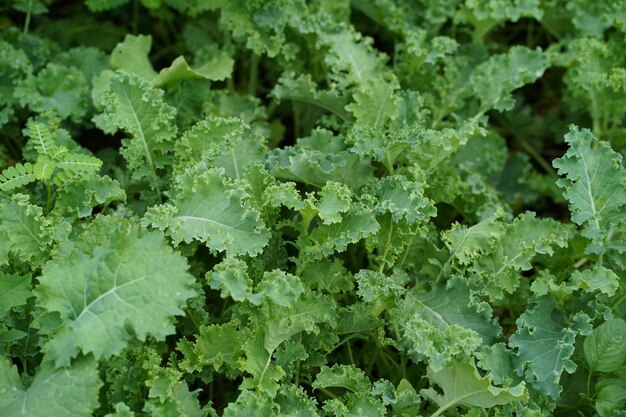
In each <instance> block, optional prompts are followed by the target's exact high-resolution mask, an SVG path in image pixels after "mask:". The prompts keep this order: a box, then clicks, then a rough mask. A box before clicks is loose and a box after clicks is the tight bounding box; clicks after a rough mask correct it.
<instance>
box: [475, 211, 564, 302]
mask: <svg viewBox="0 0 626 417" xmlns="http://www.w3.org/2000/svg"><path fill="white" fill-rule="evenodd" d="M572 237H573V233H572V230H571V229H570V228H568V227H566V226H564V225H563V224H562V223H560V222H557V221H555V220H553V219H539V218H537V217H536V215H535V213H532V212H526V213H523V214H521V215H520V216H519V217H517V218H515V219H514V220H513V222H511V223H509V224H507V225H506V226H505V227H504V234H503V235H502V236H501V237H500V239H498V240H497V241H496V243H495V245H494V246H493V248H492V249H491V250H490V251H489V252H488V253H486V254H485V255H483V256H480V258H478V259H477V260H476V262H475V263H474V265H473V266H472V267H471V274H472V275H473V276H474V277H473V278H471V281H472V282H475V283H476V284H478V285H479V287H480V290H479V291H481V292H483V293H485V294H487V295H488V296H489V297H490V298H491V299H502V297H503V296H504V292H508V293H512V292H513V291H515V290H516V289H517V287H518V286H519V283H520V278H521V274H520V272H521V271H527V270H530V269H531V268H532V265H531V261H532V259H533V257H534V256H535V255H537V254H546V255H552V254H553V253H554V251H553V249H552V248H553V247H560V248H565V247H567V245H568V241H569V239H571V238H572Z"/></svg>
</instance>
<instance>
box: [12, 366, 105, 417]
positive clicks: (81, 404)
mask: <svg viewBox="0 0 626 417" xmlns="http://www.w3.org/2000/svg"><path fill="white" fill-rule="evenodd" d="M101 386H102V381H100V378H99V374H98V364H97V362H96V361H95V360H94V359H93V357H91V356H89V357H82V358H80V359H78V360H77V361H74V362H73V363H72V365H71V366H70V367H68V368H58V369H57V368H55V367H54V366H53V364H52V363H51V362H49V361H46V362H44V363H42V364H41V366H40V367H39V368H38V370H37V374H36V375H35V378H34V379H33V381H32V383H31V385H30V386H29V387H28V388H25V387H24V386H23V385H22V381H21V379H20V377H19V375H18V372H17V367H16V366H14V365H12V364H11V363H10V362H9V360H8V359H6V358H4V357H3V356H0V415H2V416H7V417H50V416H55V417H90V416H91V415H92V413H93V412H94V411H95V409H96V408H97V407H98V392H99V391H100V387H101Z"/></svg>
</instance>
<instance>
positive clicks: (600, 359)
mask: <svg viewBox="0 0 626 417" xmlns="http://www.w3.org/2000/svg"><path fill="white" fill-rule="evenodd" d="M583 348H584V351H585V358H587V363H588V364H589V368H590V369H591V370H592V371H594V372H613V371H616V370H618V369H619V368H620V367H621V366H622V365H623V364H624V360H626V322H624V320H622V319H620V318H613V319H610V320H607V321H606V322H604V323H603V324H601V325H600V326H598V327H596V328H595V329H593V332H591V334H590V335H589V336H587V338H585V342H584V344H583Z"/></svg>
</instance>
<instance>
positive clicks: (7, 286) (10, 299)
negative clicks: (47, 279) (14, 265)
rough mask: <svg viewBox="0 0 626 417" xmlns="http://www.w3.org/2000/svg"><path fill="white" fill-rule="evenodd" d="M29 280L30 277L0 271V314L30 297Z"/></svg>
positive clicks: (21, 303)
mask: <svg viewBox="0 0 626 417" xmlns="http://www.w3.org/2000/svg"><path fill="white" fill-rule="evenodd" d="M30 281H31V280H30V277H21V276H19V275H7V274H5V273H4V272H1V271H0V316H3V315H4V314H5V313H7V312H8V311H9V310H10V309H11V308H13V307H17V306H21V305H23V304H24V303H26V300H27V299H28V298H29V297H32V292H31V282H30Z"/></svg>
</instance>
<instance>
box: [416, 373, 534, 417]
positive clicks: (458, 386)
mask: <svg viewBox="0 0 626 417" xmlns="http://www.w3.org/2000/svg"><path fill="white" fill-rule="evenodd" d="M427 377H428V379H429V380H430V382H431V384H436V385H437V386H439V388H441V390H442V391H443V394H439V393H437V391H435V389H434V388H432V387H431V388H428V389H423V390H420V393H421V394H422V395H424V396H425V397H427V398H429V399H430V400H431V401H434V402H435V403H437V405H438V406H439V409H438V410H437V411H435V413H434V414H432V415H431V417H436V416H439V415H441V414H442V413H443V412H444V411H446V410H449V409H451V408H452V407H458V406H464V407H480V408H491V407H494V406H496V405H503V404H508V403H511V402H513V401H527V400H528V392H527V391H526V387H525V385H524V383H523V382H521V383H520V384H518V385H516V386H514V387H511V388H498V387H495V386H493V385H492V384H491V378H490V377H489V376H485V377H481V376H480V374H479V373H478V369H477V368H476V365H474V363H473V362H458V363H453V364H450V365H448V366H447V367H445V368H443V369H441V370H440V371H437V372H435V371H433V370H432V369H430V368H429V369H428V374H427Z"/></svg>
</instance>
